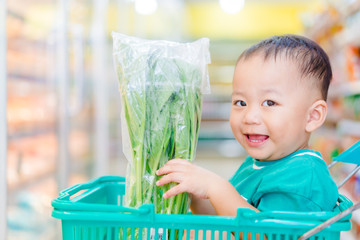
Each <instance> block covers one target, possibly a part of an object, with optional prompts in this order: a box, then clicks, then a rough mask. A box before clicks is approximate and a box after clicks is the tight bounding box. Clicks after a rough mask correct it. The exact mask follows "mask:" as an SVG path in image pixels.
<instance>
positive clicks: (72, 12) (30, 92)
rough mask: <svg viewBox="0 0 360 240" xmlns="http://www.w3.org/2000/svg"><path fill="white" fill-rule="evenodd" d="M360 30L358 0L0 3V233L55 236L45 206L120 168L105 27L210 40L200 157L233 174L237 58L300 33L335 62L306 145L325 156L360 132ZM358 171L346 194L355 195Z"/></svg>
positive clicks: (116, 102) (358, 233) (359, 188)
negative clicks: (325, 108)
mask: <svg viewBox="0 0 360 240" xmlns="http://www.w3.org/2000/svg"><path fill="white" fill-rule="evenodd" d="M242 3H244V4H242ZM229 4H230V5H229ZM231 4H234V5H231ZM359 26H360V1H359V0H245V2H242V1H240V0H220V1H219V0H208V1H205V0H71V1H70V0H63V1H61V0H0V100H1V101H0V240H5V239H9V240H12V239H17V240H25V239H26V240H30V239H31V240H33V239H37V240H42V239H46V240H52V239H60V238H61V229H60V225H59V222H58V221H57V220H55V219H52V218H51V216H50V215H51V210H52V208H51V205H50V201H51V199H53V198H55V197H56V196H57V194H58V192H59V191H60V190H61V189H64V188H65V187H68V186H70V185H73V184H76V183H81V182H85V181H88V180H89V179H92V178H94V177H97V176H101V175H109V174H114V175H125V172H126V159H125V158H124V155H123V153H122V142H121V125H120V96H119V92H118V83H117V79H116V75H115V70H114V67H113V62H112V39H111V35H110V34H111V31H117V32H121V33H124V34H128V35H133V36H137V37H143V38H149V39H166V40H171V41H180V42H189V41H193V40H196V39H198V38H201V37H208V38H210V53H211V59H212V62H211V64H210V66H209V74H210V81H211V88H212V93H211V94H210V95H206V96H205V99H204V105H203V117H202V123H201V127H200V137H199V143H198V149H197V158H196V162H197V163H198V164H199V165H202V166H204V167H206V168H208V169H210V170H213V171H215V172H217V173H218V174H220V175H222V176H224V177H229V176H230V175H231V174H232V172H233V171H235V169H236V168H237V167H238V166H239V165H240V164H241V161H242V160H243V158H244V156H245V152H244V151H243V149H242V148H241V147H240V146H239V145H238V144H237V142H236V141H235V140H234V138H233V135H232V133H231V129H230V127H229V124H228V118H229V113H230V106H231V103H230V100H231V81H232V74H233V69H234V63H235V61H236V59H237V57H238V55H239V54H240V53H241V52H242V50H243V49H244V48H246V47H248V46H249V45H251V44H252V43H254V42H257V41H258V40H259V39H262V38H264V37H268V36H271V35H274V34H284V33H295V34H303V35H306V36H308V37H310V38H312V39H313V40H315V41H317V42H318V43H319V44H320V45H321V46H323V47H324V48H325V49H326V51H327V52H328V53H329V55H330V57H331V62H332V65H333V70H334V81H333V83H332V85H331V88H330V98H329V105H330V109H329V110H330V111H329V115H328V120H327V122H326V123H325V125H324V127H323V128H322V129H320V130H319V131H317V133H316V134H315V135H314V136H313V138H312V141H311V143H312V147H313V148H314V149H316V150H319V151H321V153H322V154H323V155H324V157H325V159H326V161H328V162H329V161H330V160H331V155H332V154H333V153H334V152H336V151H338V152H339V151H340V152H341V151H342V150H343V149H345V148H348V147H349V146H351V145H352V144H353V143H354V142H355V141H357V140H359V139H360V31H359ZM348 171H349V167H348V166H339V167H337V168H336V169H334V170H333V176H334V177H335V178H339V177H340V176H341V175H343V174H344V173H346V172H348ZM359 177H360V175H359V176H355V177H353V178H352V179H351V181H350V182H349V183H348V184H347V186H346V188H345V189H344V190H342V191H343V192H344V193H345V194H346V195H347V196H349V197H350V198H351V199H352V200H354V201H359V200H360V178H359ZM352 220H353V228H352V230H351V232H348V233H345V234H343V235H342V238H343V239H349V240H351V239H360V212H359V213H355V214H354V215H353V217H352Z"/></svg>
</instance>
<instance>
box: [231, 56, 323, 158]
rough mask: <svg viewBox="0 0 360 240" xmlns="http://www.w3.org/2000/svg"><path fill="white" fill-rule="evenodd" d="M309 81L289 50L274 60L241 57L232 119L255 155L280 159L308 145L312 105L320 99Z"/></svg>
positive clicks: (236, 132) (234, 128)
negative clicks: (302, 75)
mask: <svg viewBox="0 0 360 240" xmlns="http://www.w3.org/2000/svg"><path fill="white" fill-rule="evenodd" d="M308 81H311V80H310V79H301V74H300V72H299V70H298V68H297V66H296V65H295V63H294V62H293V61H291V60H289V59H287V58H286V57H284V56H280V57H277V58H276V61H275V59H274V58H269V59H267V60H264V57H263V56H262V55H259V54H256V55H254V56H251V57H249V58H248V59H246V60H244V59H242V60H240V61H239V62H238V64H237V66H236V68H235V73H234V80H233V95H232V110H231V116H230V125H231V128H232V131H233V133H234V136H235V138H236V139H237V140H238V141H239V143H240V144H241V145H242V146H243V147H244V148H245V150H246V151H247V152H248V154H249V155H250V156H251V157H253V158H255V159H259V160H277V159H280V158H282V157H285V156H287V155H289V154H291V153H293V152H295V151H297V150H299V149H303V148H307V147H308V140H309V137H310V132H311V130H309V128H308V127H307V124H309V122H310V120H311V118H312V116H310V112H311V106H312V105H313V104H314V102H316V101H317V100H319V99H321V97H320V93H319V91H318V90H317V89H316V88H314V87H311V86H310V84H309V82H308ZM325 115H326V103H325ZM315 117H316V115H315Z"/></svg>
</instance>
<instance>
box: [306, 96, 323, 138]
mask: <svg viewBox="0 0 360 240" xmlns="http://www.w3.org/2000/svg"><path fill="white" fill-rule="evenodd" d="M326 114H327V104H326V102H325V101H324V100H317V101H316V102H314V103H313V104H312V105H311V107H310V108H309V111H308V116H307V122H306V126H305V131H306V132H309V133H311V132H313V131H315V130H316V129H317V128H319V127H320V126H321V125H322V124H323V123H324V121H325V118H326Z"/></svg>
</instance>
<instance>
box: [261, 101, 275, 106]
mask: <svg viewBox="0 0 360 240" xmlns="http://www.w3.org/2000/svg"><path fill="white" fill-rule="evenodd" d="M275 105H276V102H274V101H272V100H266V101H264V102H263V106H265V107H272V106H275Z"/></svg>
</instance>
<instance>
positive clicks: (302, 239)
mask: <svg viewBox="0 0 360 240" xmlns="http://www.w3.org/2000/svg"><path fill="white" fill-rule="evenodd" d="M359 208H360V202H358V203H356V204H355V205H353V206H351V207H349V208H348V209H346V210H345V211H343V212H341V213H339V214H337V215H335V216H334V217H332V218H330V219H328V220H327V221H325V222H323V223H322V224H320V225H318V226H316V227H315V228H313V229H311V230H310V231H308V232H306V233H304V234H303V235H302V236H301V237H300V238H299V239H298V240H305V239H308V238H309V237H311V236H313V235H315V234H317V233H318V232H320V231H321V230H323V229H325V228H326V227H328V226H330V225H331V224H333V223H335V222H337V221H339V220H340V219H342V218H343V217H345V216H347V215H349V214H350V213H352V212H353V211H355V210H357V209H359Z"/></svg>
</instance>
